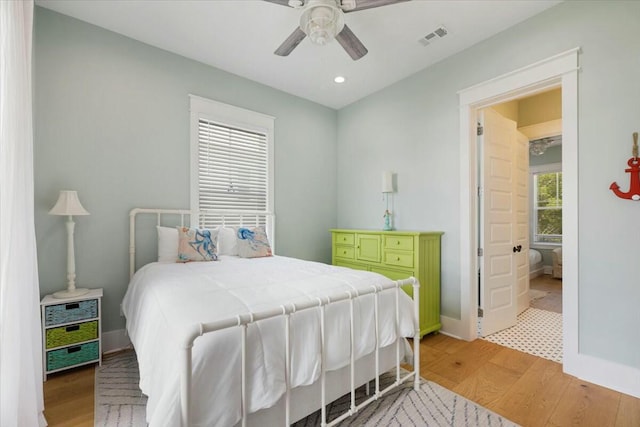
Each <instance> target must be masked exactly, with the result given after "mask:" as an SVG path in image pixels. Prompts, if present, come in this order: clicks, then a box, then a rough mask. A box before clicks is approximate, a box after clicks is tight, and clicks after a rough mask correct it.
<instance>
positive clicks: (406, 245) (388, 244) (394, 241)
mask: <svg viewBox="0 0 640 427" xmlns="http://www.w3.org/2000/svg"><path fill="white" fill-rule="evenodd" d="M384 248H385V249H399V250H402V251H412V250H413V236H384Z"/></svg>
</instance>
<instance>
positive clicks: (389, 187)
mask: <svg viewBox="0 0 640 427" xmlns="http://www.w3.org/2000/svg"><path fill="white" fill-rule="evenodd" d="M382 192H383V193H393V172H391V171H384V172H382Z"/></svg>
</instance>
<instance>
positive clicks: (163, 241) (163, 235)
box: [156, 225, 178, 262]
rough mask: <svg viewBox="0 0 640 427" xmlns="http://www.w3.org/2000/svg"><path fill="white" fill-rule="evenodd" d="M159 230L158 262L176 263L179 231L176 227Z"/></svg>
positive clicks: (159, 228)
mask: <svg viewBox="0 0 640 427" xmlns="http://www.w3.org/2000/svg"><path fill="white" fill-rule="evenodd" d="M156 228H157V229H158V262H176V260H177V259H178V230H177V229H176V228H175V227H162V226H160V225H156Z"/></svg>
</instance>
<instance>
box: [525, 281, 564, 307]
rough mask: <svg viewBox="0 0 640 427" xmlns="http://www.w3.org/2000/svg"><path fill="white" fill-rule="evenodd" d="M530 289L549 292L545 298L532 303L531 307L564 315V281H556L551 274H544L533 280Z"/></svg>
mask: <svg viewBox="0 0 640 427" xmlns="http://www.w3.org/2000/svg"><path fill="white" fill-rule="evenodd" d="M529 287H530V288H531V289H537V290H539V291H545V292H548V294H547V296H545V297H544V298H539V299H536V300H533V301H531V307H533V308H539V309H540V310H547V311H553V312H555V313H562V279H554V278H553V277H551V275H550V274H542V275H540V276H538V277H535V278H533V279H531V281H530V282H529Z"/></svg>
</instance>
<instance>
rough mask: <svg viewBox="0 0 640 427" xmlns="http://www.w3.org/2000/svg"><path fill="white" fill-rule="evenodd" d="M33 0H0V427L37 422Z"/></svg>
mask: <svg viewBox="0 0 640 427" xmlns="http://www.w3.org/2000/svg"><path fill="white" fill-rule="evenodd" d="M32 30H33V0H25V1H23V0H9V1H7V0H0V426H2V427H13V426H28V427H32V426H39V425H40V426H43V425H46V421H45V419H44V416H43V413H42V412H43V410H44V401H43V395H42V342H41V338H40V337H41V335H40V311H39V300H40V292H39V287H38V266H37V259H36V238H35V227H34V214H33V204H34V202H33V128H32V105H31V104H32V102H31V62H32V61H31V46H32Z"/></svg>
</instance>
